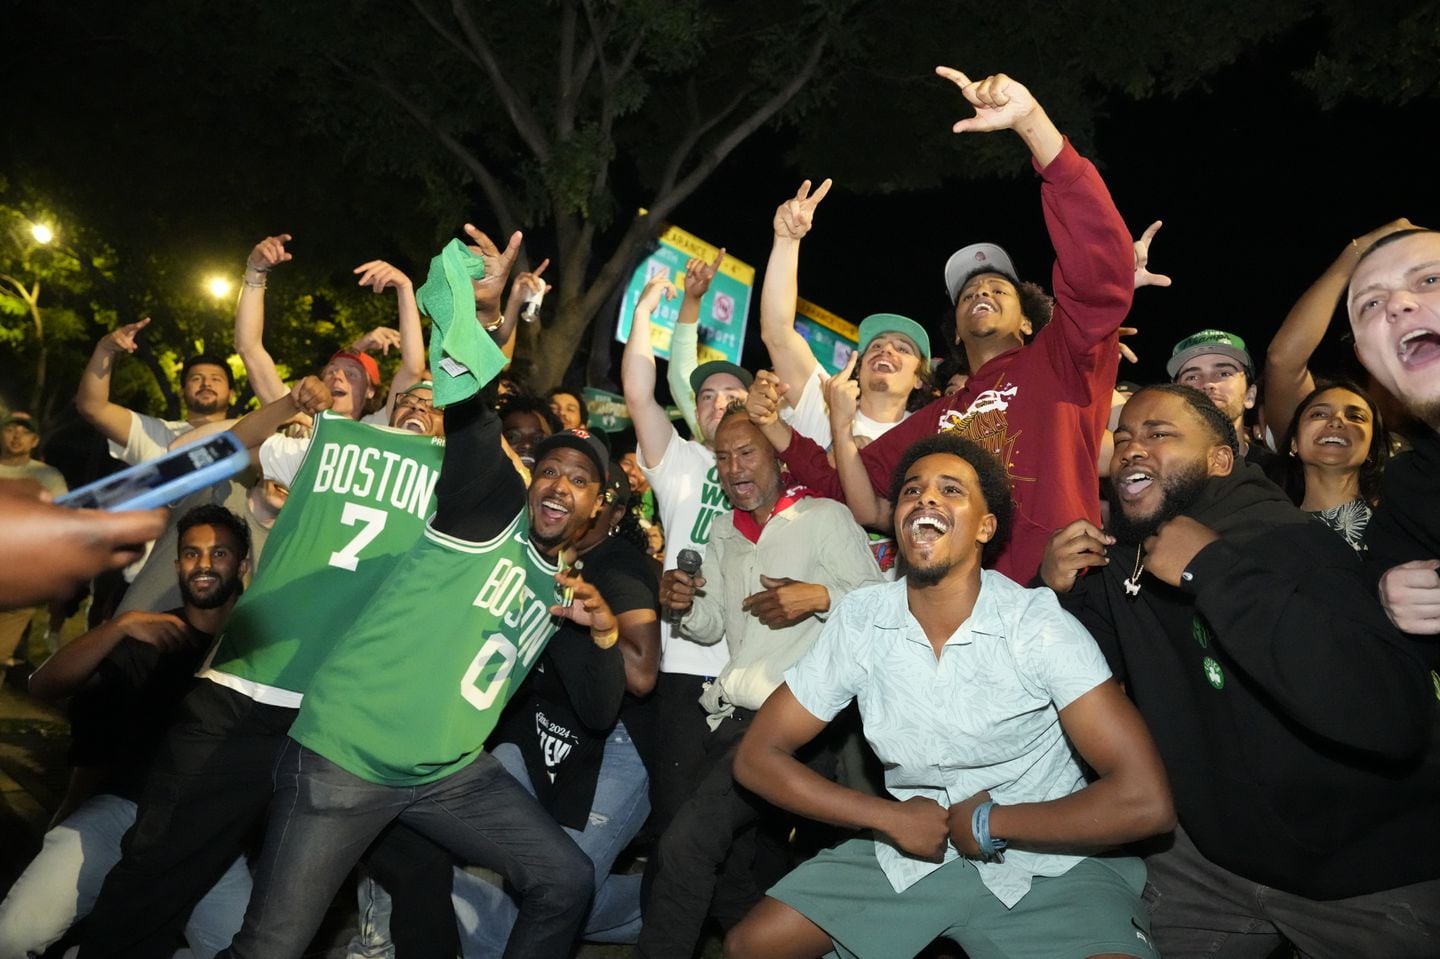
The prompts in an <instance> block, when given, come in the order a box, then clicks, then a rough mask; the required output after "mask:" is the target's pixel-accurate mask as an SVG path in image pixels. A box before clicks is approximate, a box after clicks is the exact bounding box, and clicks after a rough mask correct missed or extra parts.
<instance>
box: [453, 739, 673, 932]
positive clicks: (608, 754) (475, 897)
mask: <svg viewBox="0 0 1440 959" xmlns="http://www.w3.org/2000/svg"><path fill="white" fill-rule="evenodd" d="M491 755H493V756H494V757H495V758H496V759H497V760H499V761H500V763H501V765H503V766H504V767H505V768H506V769H508V770H509V771H510V774H511V775H512V776H514V777H515V779H516V780H517V781H519V783H520V785H521V786H524V787H525V789H526V791H528V792H530V793H532V794H533V793H534V791H535V790H534V786H533V785H532V784H531V782H530V776H529V774H528V773H527V772H526V769H525V760H524V759H523V758H521V755H520V750H519V749H518V748H517V747H516V746H514V745H512V744H510V743H501V744H500V745H498V746H496V747H495V749H494V750H492V751H491ZM649 815H650V791H649V779H648V777H647V776H646V774H645V764H644V763H642V762H641V761H640V754H639V753H637V752H636V751H635V746H634V744H633V743H631V741H630V734H629V732H627V731H626V729H625V725H624V723H617V724H616V725H615V728H614V729H613V730H611V732H610V736H609V738H608V739H607V740H606V741H605V752H604V755H603V757H602V759H601V762H600V775H599V778H598V779H597V780H596V783H595V798H594V800H593V801H592V802H591V804H590V817H589V820H588V821H587V822H586V824H585V828H584V829H571V828H569V827H564V828H565V832H566V833H567V834H568V835H569V836H570V838H571V839H573V840H575V844H576V845H577V846H579V847H580V850H581V851H582V852H584V853H585V855H587V856H589V857H590V861H591V862H592V863H594V868H595V902H594V904H593V905H592V906H591V907H590V914H589V915H588V916H587V917H586V919H585V929H584V932H583V933H582V938H584V939H587V940H590V941H591V942H611V943H632V942H634V941H635V940H636V939H638V938H639V936H640V879H641V877H640V876H639V875H634V876H613V875H611V874H610V871H611V870H612V869H613V868H614V867H615V859H616V858H617V857H618V856H619V855H620V853H621V852H623V851H624V850H625V847H626V846H628V845H630V842H631V840H633V839H634V838H635V834H636V833H638V832H639V831H640V827H641V826H643V825H645V819H646V818H647V817H648V816H649ZM454 899H455V916H456V919H457V920H458V922H459V923H460V942H461V948H462V950H463V952H464V955H465V959H491V957H494V956H499V955H501V954H502V953H503V950H504V948H505V940H506V937H507V936H509V935H510V927H511V926H512V925H513V924H514V922H515V916H516V913H517V910H516V908H515V900H514V899H512V898H511V897H510V895H509V894H508V893H507V892H506V891H505V890H503V889H501V888H500V887H499V886H496V885H494V884H493V883H490V882H487V881H486V880H485V879H483V878H481V877H479V876H474V875H471V874H470V873H468V872H465V871H464V870H463V869H457V870H455V893H454Z"/></svg>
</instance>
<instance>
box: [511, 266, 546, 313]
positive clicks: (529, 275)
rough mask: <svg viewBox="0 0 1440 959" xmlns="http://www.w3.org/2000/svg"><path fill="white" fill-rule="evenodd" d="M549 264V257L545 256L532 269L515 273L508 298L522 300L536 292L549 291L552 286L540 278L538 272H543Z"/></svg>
mask: <svg viewBox="0 0 1440 959" xmlns="http://www.w3.org/2000/svg"><path fill="white" fill-rule="evenodd" d="M549 266H550V258H549V257H548V256H547V257H546V258H545V259H543V260H541V261H540V265H539V266H537V267H536V268H535V269H534V270H522V271H521V272H519V273H516V274H515V282H513V283H511V284H510V298H511V299H512V300H515V301H517V302H523V301H525V300H527V299H529V298H530V297H532V296H534V295H535V294H536V293H549V292H550V290H551V289H552V287H551V286H550V284H549V283H546V282H545V281H544V280H542V279H540V274H542V273H544V272H545V270H546V268H547V267H549Z"/></svg>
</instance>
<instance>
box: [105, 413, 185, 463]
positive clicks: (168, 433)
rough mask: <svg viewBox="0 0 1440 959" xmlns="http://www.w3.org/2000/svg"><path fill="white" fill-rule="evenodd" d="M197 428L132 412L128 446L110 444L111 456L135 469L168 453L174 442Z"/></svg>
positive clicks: (126, 443)
mask: <svg viewBox="0 0 1440 959" xmlns="http://www.w3.org/2000/svg"><path fill="white" fill-rule="evenodd" d="M194 428H195V427H193V426H191V425H190V424H189V423H187V422H185V421H184V420H162V419H158V418H156V417H154V416H146V415H145V414H144V413H137V412H135V411H134V410H131V411H130V433H129V435H127V436H126V438H125V445H124V446H121V445H120V444H119V443H117V442H115V441H114V440H110V441H109V443H108V445H109V447H110V455H111V456H113V457H115V458H116V459H117V460H120V461H121V462H122V463H125V464H127V465H129V466H135V465H137V464H139V463H143V462H145V461H146V460H153V459H154V458H155V457H157V456H163V455H164V454H166V453H168V452H169V451H170V444H171V442H172V441H174V440H175V439H177V438H179V437H181V436H184V435H185V434H186V433H188V432H190V431H191V430H193V429H194Z"/></svg>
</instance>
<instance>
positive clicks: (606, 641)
mask: <svg viewBox="0 0 1440 959" xmlns="http://www.w3.org/2000/svg"><path fill="white" fill-rule="evenodd" d="M619 639H620V627H619V626H611V627H610V631H609V632H607V633H600V634H599V635H596V633H595V631H594V630H593V629H592V630H591V631H590V641H591V642H592V643H594V644H595V645H596V646H599V647H600V648H601V649H609V648H610V647H611V646H614V645H615V643H616V641H617V640H619Z"/></svg>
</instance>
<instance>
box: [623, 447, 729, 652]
mask: <svg viewBox="0 0 1440 959" xmlns="http://www.w3.org/2000/svg"><path fill="white" fill-rule="evenodd" d="M635 460H636V462H637V463H639V464H640V471H641V472H642V473H644V474H645V478H646V479H647V480H649V481H650V488H651V489H653V490H654V491H655V503H656V506H657V508H658V509H659V511H660V524H661V525H662V526H664V527H665V568H666V569H674V568H675V565H676V557H677V556H679V555H680V551H681V550H682V549H693V550H695V551H696V552H698V553H699V554H700V555H701V556H704V555H705V544H706V543H708V542H710V528H711V525H712V524H713V523H714V521H715V520H716V519H717V518H718V517H720V516H723V515H725V514H726V513H728V512H730V501H729V500H728V499H726V498H725V493H724V491H723V490H722V489H721V488H720V480H719V478H718V476H717V475H716V473H715V454H714V453H713V452H712V451H711V450H710V448H709V447H707V446H704V445H703V444H700V443H697V442H695V441H694V440H685V439H681V438H680V434H679V433H677V432H675V430H673V429H672V430H671V431H670V442H669V443H667V444H666V446H665V455H664V456H663V457H662V458H661V460H660V462H659V463H656V464H655V465H654V466H651V465H650V464H648V463H646V462H645V454H644V452H643V451H639V450H637V451H636V455H635ZM702 575H703V571H702ZM729 660H730V649H729V647H728V646H726V644H725V642H724V640H722V641H720V642H718V643H716V644H715V645H714V646H701V645H700V644H699V643H695V642H692V641H690V640H688V639H685V638H684V637H682V636H680V635H678V634H677V633H675V632H674V631H673V630H672V629H671V627H670V625H669V624H668V623H665V622H664V621H663V619H662V623H661V630H660V671H661V672H662V673H684V674H686V675H689V676H719V675H720V673H721V672H722V671H723V670H724V669H725V664H726V663H727V662H729Z"/></svg>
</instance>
